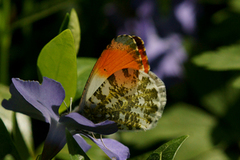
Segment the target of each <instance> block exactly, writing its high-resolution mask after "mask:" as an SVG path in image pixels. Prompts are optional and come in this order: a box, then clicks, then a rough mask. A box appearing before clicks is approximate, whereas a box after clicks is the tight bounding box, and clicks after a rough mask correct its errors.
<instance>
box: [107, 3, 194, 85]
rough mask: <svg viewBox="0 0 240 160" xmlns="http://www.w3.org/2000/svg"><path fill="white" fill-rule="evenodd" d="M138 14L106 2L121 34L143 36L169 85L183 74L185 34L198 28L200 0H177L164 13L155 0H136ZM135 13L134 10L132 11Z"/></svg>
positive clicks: (158, 71) (153, 62)
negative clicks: (197, 5)
mask: <svg viewBox="0 0 240 160" xmlns="http://www.w3.org/2000/svg"><path fill="white" fill-rule="evenodd" d="M131 4H132V9H133V11H134V13H135V16H132V17H131V18H129V17H124V16H122V15H123V12H124V13H125V15H126V13H127V11H126V10H124V11H122V10H121V11H120V10H118V8H117V6H116V5H114V4H113V3H111V4H108V5H107V6H106V9H105V10H106V14H107V16H108V17H109V18H110V20H111V21H112V22H113V23H114V24H115V25H116V27H117V34H118V35H121V34H135V35H137V36H139V37H141V38H142V39H143V41H144V42H145V47H146V51H147V55H148V59H149V63H150V66H151V70H152V71H153V72H155V73H156V74H157V75H158V76H159V77H160V78H161V79H163V81H164V82H165V83H166V85H167V86H168V85H171V84H173V83H175V82H176V81H178V80H179V79H181V78H182V76H183V68H182V65H183V63H184V62H185V61H186V59H187V55H186V51H185V49H184V47H183V46H182V36H183V33H185V34H194V32H195V28H196V21H195V19H196V9H195V8H196V0H173V6H172V10H171V11H170V13H169V16H164V17H163V16H162V17H161V15H160V13H159V10H158V8H157V6H158V5H157V2H156V1H155V0H132V1H131ZM130 13H131V12H130Z"/></svg>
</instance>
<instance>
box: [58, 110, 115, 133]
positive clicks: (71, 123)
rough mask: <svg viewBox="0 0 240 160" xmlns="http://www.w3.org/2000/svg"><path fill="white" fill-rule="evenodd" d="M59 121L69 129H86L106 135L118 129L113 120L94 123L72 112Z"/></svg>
mask: <svg viewBox="0 0 240 160" xmlns="http://www.w3.org/2000/svg"><path fill="white" fill-rule="evenodd" d="M59 122H61V123H64V124H65V125H66V126H67V127H68V129H69V130H86V131H90V132H95V133H98V134H103V135H108V134H112V133H115V132H117V131H118V127H117V124H116V123H115V122H113V121H109V120H106V121H104V122H101V123H98V124H94V123H93V122H92V121H90V120H88V119H87V118H85V117H83V116H82V115H81V114H79V113H75V112H72V113H70V114H68V115H64V116H62V117H61V118H60V120H59Z"/></svg>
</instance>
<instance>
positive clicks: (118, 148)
mask: <svg viewBox="0 0 240 160" xmlns="http://www.w3.org/2000/svg"><path fill="white" fill-rule="evenodd" d="M89 138H90V139H91V140H92V141H93V142H94V143H96V144H97V145H98V146H99V147H100V148H101V149H102V150H103V151H104V152H105V153H106V154H107V155H108V156H109V157H110V158H111V159H117V160H126V159H127V158H129V157H130V151H129V149H128V147H126V146H124V145H123V144H122V143H120V142H118V141H116V140H114V139H108V138H103V139H102V140H101V139H94V138H92V137H90V136H89ZM102 141H103V143H104V144H103V143H102ZM106 147H107V148H106Z"/></svg>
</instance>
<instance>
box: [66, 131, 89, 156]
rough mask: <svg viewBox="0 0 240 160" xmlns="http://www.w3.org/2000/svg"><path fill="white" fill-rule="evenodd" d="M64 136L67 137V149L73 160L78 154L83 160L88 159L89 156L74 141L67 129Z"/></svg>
mask: <svg viewBox="0 0 240 160" xmlns="http://www.w3.org/2000/svg"><path fill="white" fill-rule="evenodd" d="M66 138H67V145H68V151H69V154H70V155H71V158H73V160H75V158H76V157H79V156H83V157H84V159H85V160H90V158H89V157H88V156H87V155H86V153H85V152H84V151H83V150H82V148H81V147H80V146H79V145H78V143H77V142H76V141H75V139H74V138H73V136H72V135H71V133H70V132H69V131H68V130H67V129H66Z"/></svg>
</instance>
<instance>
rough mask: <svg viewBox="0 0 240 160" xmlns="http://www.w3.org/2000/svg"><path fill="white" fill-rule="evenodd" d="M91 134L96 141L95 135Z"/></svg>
mask: <svg viewBox="0 0 240 160" xmlns="http://www.w3.org/2000/svg"><path fill="white" fill-rule="evenodd" d="M91 134H92V136H93V138H94V139H96V140H97V138H96V137H95V135H94V134H93V132H91Z"/></svg>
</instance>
